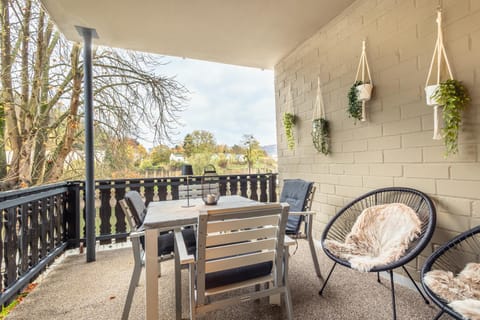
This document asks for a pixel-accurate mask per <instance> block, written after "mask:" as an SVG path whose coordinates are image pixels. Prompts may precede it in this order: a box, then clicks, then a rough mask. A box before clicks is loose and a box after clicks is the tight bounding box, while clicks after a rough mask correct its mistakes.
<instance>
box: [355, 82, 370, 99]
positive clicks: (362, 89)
mask: <svg viewBox="0 0 480 320" xmlns="http://www.w3.org/2000/svg"><path fill="white" fill-rule="evenodd" d="M372 89H373V85H371V84H370V83H364V84H360V85H358V86H357V92H358V100H360V101H368V100H370V97H371V96H372Z"/></svg>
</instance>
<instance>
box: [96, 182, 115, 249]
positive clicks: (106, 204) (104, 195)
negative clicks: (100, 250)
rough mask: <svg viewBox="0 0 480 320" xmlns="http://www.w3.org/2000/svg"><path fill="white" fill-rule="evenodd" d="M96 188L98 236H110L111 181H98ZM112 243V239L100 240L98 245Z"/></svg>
mask: <svg viewBox="0 0 480 320" xmlns="http://www.w3.org/2000/svg"><path fill="white" fill-rule="evenodd" d="M98 188H99V189H100V208H99V209H100V210H99V214H100V235H101V236H103V235H110V234H112V225H111V223H110V218H111V217H112V206H111V205H110V199H111V197H112V189H111V181H105V180H102V181H99V182H98ZM107 243H112V239H101V240H100V244H107Z"/></svg>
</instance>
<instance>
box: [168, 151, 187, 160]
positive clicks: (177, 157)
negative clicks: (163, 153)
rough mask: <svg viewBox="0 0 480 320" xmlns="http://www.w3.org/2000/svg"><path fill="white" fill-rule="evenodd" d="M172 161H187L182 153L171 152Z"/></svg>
mask: <svg viewBox="0 0 480 320" xmlns="http://www.w3.org/2000/svg"><path fill="white" fill-rule="evenodd" d="M170 161H171V162H185V157H184V156H183V154H181V153H172V154H170Z"/></svg>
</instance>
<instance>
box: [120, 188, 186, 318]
mask: <svg viewBox="0 0 480 320" xmlns="http://www.w3.org/2000/svg"><path fill="white" fill-rule="evenodd" d="M119 204H120V207H121V208H122V210H123V212H124V214H125V217H126V219H127V222H128V224H129V227H130V241H131V242H132V249H133V258H134V262H135V263H134V267H133V273H132V277H131V279H130V285H129V287H128V293H127V298H126V299H125V304H124V307H123V313H122V320H126V319H128V315H129V313H130V307H131V305H132V300H133V294H134V293H135V288H136V287H137V286H138V281H139V280H140V274H141V272H142V267H143V266H144V265H145V240H144V230H143V227H142V223H143V219H144V218H145V214H146V207H145V204H144V202H143V200H142V197H141V196H140V194H139V193H138V192H137V191H129V192H127V194H126V195H125V199H122V200H120V201H119ZM182 236H183V237H184V238H185V242H186V246H187V250H188V251H189V252H192V253H193V252H194V251H195V248H196V240H195V231H194V229H193V228H189V229H184V230H182ZM173 253H174V234H173V231H170V232H164V233H161V234H160V235H159V236H158V268H159V269H158V274H159V275H160V274H161V269H160V266H161V264H160V262H162V261H165V260H169V259H172V258H173V256H174V255H173ZM179 303H180V302H178V301H177V307H176V309H177V310H178V309H179V308H180V307H179V306H178V304H179Z"/></svg>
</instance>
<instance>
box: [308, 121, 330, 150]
mask: <svg viewBox="0 0 480 320" xmlns="http://www.w3.org/2000/svg"><path fill="white" fill-rule="evenodd" d="M312 140H313V145H314V146H315V149H317V151H318V152H321V153H323V154H324V155H327V154H329V153H330V128H329V124H328V121H327V120H326V119H324V118H318V119H313V121H312Z"/></svg>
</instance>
